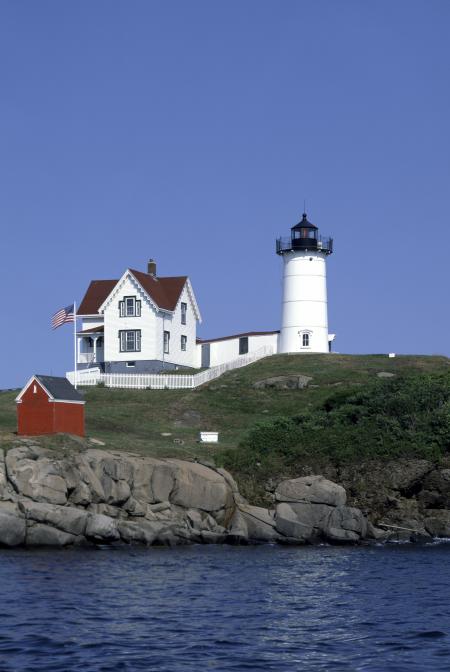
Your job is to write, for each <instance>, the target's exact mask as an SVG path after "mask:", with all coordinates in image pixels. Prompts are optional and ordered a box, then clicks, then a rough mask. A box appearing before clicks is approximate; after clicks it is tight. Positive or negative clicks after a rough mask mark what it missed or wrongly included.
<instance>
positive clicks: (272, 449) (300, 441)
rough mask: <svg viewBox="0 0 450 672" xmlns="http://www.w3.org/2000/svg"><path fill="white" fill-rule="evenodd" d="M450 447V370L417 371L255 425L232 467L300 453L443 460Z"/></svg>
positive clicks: (228, 462)
mask: <svg viewBox="0 0 450 672" xmlns="http://www.w3.org/2000/svg"><path fill="white" fill-rule="evenodd" d="M449 452H450V374H444V375H436V374H429V375H426V374H414V375H409V376H405V377H398V378H394V379H389V380H377V381H376V382H374V383H372V384H369V385H367V386H366V387H364V388H358V389H357V390H356V391H355V389H354V388H353V389H347V390H340V391H339V392H336V393H334V394H332V395H330V397H329V398H327V399H326V401H325V402H324V403H322V404H321V405H320V406H319V407H318V408H315V409H312V410H308V411H307V412H304V413H301V414H299V415H296V416H293V417H290V418H279V419H276V420H273V421H268V422H264V423H261V424H259V425H256V426H255V427H253V428H252V429H251V431H250V432H249V433H248V434H247V436H246V437H245V439H244V440H243V441H242V443H241V445H240V449H239V450H237V451H228V452H227V453H226V454H224V456H223V457H224V464H225V466H228V467H229V468H233V469H236V470H241V471H242V470H243V471H246V472H250V471H251V470H252V469H254V468H255V465H258V468H262V469H266V468H268V467H269V463H270V464H272V466H273V465H274V464H275V463H276V464H283V465H285V466H286V467H289V466H290V465H292V464H294V463H295V462H296V461H298V460H299V459H300V458H314V459H318V458H319V459H320V458H321V459H331V460H332V461H333V462H340V461H349V460H353V461H354V460H358V459H363V458H372V457H374V458H375V457H381V458H398V457H410V458H413V457H421V458H426V459H432V460H434V459H437V458H439V457H441V456H442V455H444V454H445V453H449Z"/></svg>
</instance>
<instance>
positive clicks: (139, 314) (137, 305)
mask: <svg viewBox="0 0 450 672" xmlns="http://www.w3.org/2000/svg"><path fill="white" fill-rule="evenodd" d="M140 316H141V302H140V301H136V317H140Z"/></svg>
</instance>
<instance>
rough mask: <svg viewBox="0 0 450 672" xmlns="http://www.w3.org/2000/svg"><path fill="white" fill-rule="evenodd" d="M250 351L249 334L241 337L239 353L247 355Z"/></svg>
mask: <svg viewBox="0 0 450 672" xmlns="http://www.w3.org/2000/svg"><path fill="white" fill-rule="evenodd" d="M247 352H248V336H243V337H242V338H240V339H239V354H240V355H246V354H247Z"/></svg>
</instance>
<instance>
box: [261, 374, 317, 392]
mask: <svg viewBox="0 0 450 672" xmlns="http://www.w3.org/2000/svg"><path fill="white" fill-rule="evenodd" d="M311 380H312V378H311V376H301V375H290V376H273V377H272V378H266V379H265V380H257V381H256V382H255V383H253V387H254V389H255V390H264V389H267V388H269V389H270V388H271V389H274V390H302V389H303V388H304V387H306V386H307V385H308V383H309V382H310V381H311Z"/></svg>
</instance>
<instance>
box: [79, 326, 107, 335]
mask: <svg viewBox="0 0 450 672" xmlns="http://www.w3.org/2000/svg"><path fill="white" fill-rule="evenodd" d="M104 329H105V328H104V326H103V325H101V326H100V327H92V329H84V330H83V331H78V332H77V333H78V336H84V334H102V333H103V331H104Z"/></svg>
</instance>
